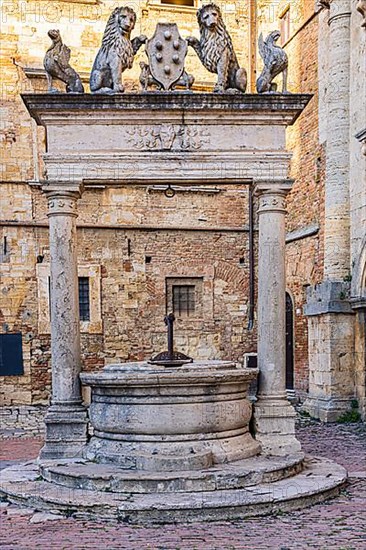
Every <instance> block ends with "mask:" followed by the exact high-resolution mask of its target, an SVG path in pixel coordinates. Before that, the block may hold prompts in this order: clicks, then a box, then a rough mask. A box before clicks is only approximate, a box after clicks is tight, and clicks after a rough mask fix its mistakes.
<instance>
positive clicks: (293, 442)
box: [254, 397, 301, 456]
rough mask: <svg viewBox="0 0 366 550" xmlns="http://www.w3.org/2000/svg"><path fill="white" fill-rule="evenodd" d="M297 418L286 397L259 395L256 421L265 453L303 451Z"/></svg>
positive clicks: (287, 453)
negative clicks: (296, 422) (297, 432)
mask: <svg viewBox="0 0 366 550" xmlns="http://www.w3.org/2000/svg"><path fill="white" fill-rule="evenodd" d="M295 420H296V412H295V410H294V408H293V407H292V405H291V404H290V403H289V402H288V400H287V399H286V397H283V398H273V397H267V398H266V397H259V399H258V401H257V402H256V403H255V405H254V421H255V430H256V439H257V440H258V441H259V442H260V443H261V445H262V453H263V454H265V455H273V456H284V455H289V454H293V453H296V452H298V451H301V444H300V442H299V441H298V440H297V439H296V436H295Z"/></svg>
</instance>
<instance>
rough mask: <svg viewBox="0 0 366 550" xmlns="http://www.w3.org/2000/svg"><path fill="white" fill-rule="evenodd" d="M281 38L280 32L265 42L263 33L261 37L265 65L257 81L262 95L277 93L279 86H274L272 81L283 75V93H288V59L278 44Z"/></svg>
mask: <svg viewBox="0 0 366 550" xmlns="http://www.w3.org/2000/svg"><path fill="white" fill-rule="evenodd" d="M280 37H281V33H280V31H272V32H271V33H270V34H269V35H268V36H267V38H266V39H265V40H264V39H263V34H262V33H261V34H260V35H259V40H258V47H259V53H260V55H261V57H262V59H263V65H264V67H263V70H262V72H261V74H260V76H259V77H258V80H257V92H258V93H260V94H263V93H265V92H271V91H277V85H273V84H272V81H273V80H274V79H275V78H276V76H278V75H279V74H281V73H282V93H286V92H287V74H288V57H287V53H286V52H285V50H284V49H283V48H281V47H280V46H278V45H277V44H276V42H277V40H278V39H279V38H280Z"/></svg>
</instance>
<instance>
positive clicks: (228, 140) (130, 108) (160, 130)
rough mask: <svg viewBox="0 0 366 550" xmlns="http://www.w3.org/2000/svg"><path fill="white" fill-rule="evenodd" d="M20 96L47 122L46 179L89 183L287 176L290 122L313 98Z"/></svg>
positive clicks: (275, 178) (39, 120) (39, 119)
mask: <svg viewBox="0 0 366 550" xmlns="http://www.w3.org/2000/svg"><path fill="white" fill-rule="evenodd" d="M22 97H23V101H24V102H25V104H26V106H27V108H28V110H29V112H30V113H31V115H32V116H33V117H34V118H35V120H36V122H37V123H38V124H39V125H43V126H45V127H47V140H48V144H47V153H46V154H45V155H44V162H45V165H46V170H47V178H48V180H49V181H52V180H54V181H59V182H65V183H66V182H69V181H74V182H75V181H79V182H82V181H84V182H87V183H88V185H90V184H92V183H96V182H99V183H100V182H103V184H106V185H108V184H113V183H116V182H120V183H121V182H122V183H149V184H150V185H151V184H153V183H162V182H169V183H172V184H173V183H180V184H182V183H185V184H190V183H200V184H202V182H203V181H207V182H208V181H209V182H211V184H212V183H220V182H222V183H227V182H238V181H241V182H242V183H243V182H245V181H248V182H249V181H252V180H256V181H267V180H268V178H270V180H271V181H282V180H284V179H286V178H287V175H288V169H289V162H290V157H291V156H290V154H289V153H288V152H286V149H285V128H286V126H287V125H289V124H293V123H294V122H295V120H296V119H297V117H298V116H299V114H300V112H301V111H302V109H303V108H304V107H305V106H306V105H307V103H308V102H309V100H310V98H311V96H310V95H306V94H302V95H286V96H281V95H268V96H258V95H233V94H220V95H213V94H193V95H186V94H179V93H169V94H164V93H160V94H143V95H142V94H129V95H119V96H110V95H98V96H93V95H87V94H85V95H80V94H78V95H77V96H73V95H66V94H62V95H60V94H58V95H52V96H50V95H48V94H47V95H46V94H37V95H36V94H25V95H23V96H22ZM107 127H108V129H107ZM152 152H153V154H154V163H151V162H150V159H151V153H152ZM254 153H255V155H254Z"/></svg>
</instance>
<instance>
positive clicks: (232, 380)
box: [81, 361, 261, 471]
mask: <svg viewBox="0 0 366 550" xmlns="http://www.w3.org/2000/svg"><path fill="white" fill-rule="evenodd" d="M256 375H257V371H256V370H255V369H243V368H237V367H236V365H235V363H232V362H225V361H207V362H204V363H190V364H189V365H185V366H181V367H178V368H164V367H159V366H155V365H151V364H148V363H146V362H145V363H126V364H122V365H109V366H107V367H106V368H104V369H103V371H102V372H100V373H93V374H89V373H83V374H82V375H81V380H82V382H83V384H86V385H88V386H91V388H92V394H91V396H92V398H91V405H90V409H89V415H90V422H91V425H92V427H93V428H94V435H93V437H92V438H91V441H90V443H89V444H88V445H87V447H86V451H85V452H84V455H85V457H86V458H88V459H89V460H95V461H97V462H101V463H113V464H117V465H118V466H120V467H122V468H126V469H134V470H151V471H174V470H197V469H202V468H209V467H210V466H213V465H214V464H223V463H228V462H232V461H236V460H241V459H243V458H248V457H251V456H254V455H256V454H258V453H259V452H260V449H261V447H260V444H259V443H258V441H255V440H254V439H253V437H252V436H251V434H250V433H249V421H250V418H251V414H252V406H251V403H250V402H249V401H248V399H247V391H248V385H249V383H250V382H251V380H253V378H255V376H256Z"/></svg>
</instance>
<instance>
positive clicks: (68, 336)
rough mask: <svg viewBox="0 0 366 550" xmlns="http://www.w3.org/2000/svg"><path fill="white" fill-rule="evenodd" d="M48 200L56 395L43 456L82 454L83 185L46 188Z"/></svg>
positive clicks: (48, 417) (48, 418)
mask: <svg viewBox="0 0 366 550" xmlns="http://www.w3.org/2000/svg"><path fill="white" fill-rule="evenodd" d="M43 191H44V192H45V194H46V196H47V199H48V218H49V225H50V259H51V286H50V298H51V362H52V398H51V405H50V407H49V409H48V412H47V415H46V418H45V423H46V440H45V445H44V447H43V449H42V450H41V453H40V458H45V459H59V458H71V457H76V456H80V454H81V451H82V448H83V446H84V445H85V443H86V440H87V414H86V409H85V408H84V406H83V405H82V398H81V387H80V381H79V374H80V367H81V360H80V322H79V297H78V271H77V254H76V218H77V200H78V198H80V195H81V192H80V188H79V186H78V185H75V186H70V185H67V186H66V185H65V184H59V185H57V184H50V185H47V186H44V187H43Z"/></svg>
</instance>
